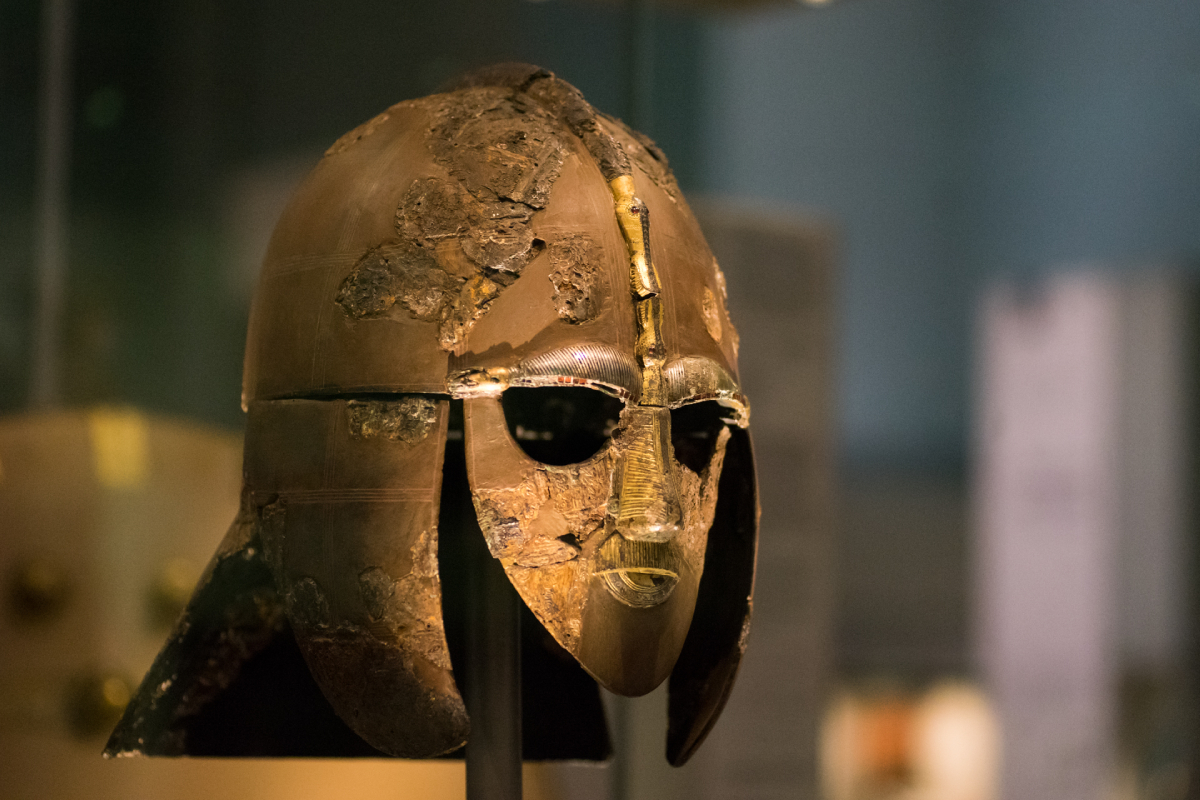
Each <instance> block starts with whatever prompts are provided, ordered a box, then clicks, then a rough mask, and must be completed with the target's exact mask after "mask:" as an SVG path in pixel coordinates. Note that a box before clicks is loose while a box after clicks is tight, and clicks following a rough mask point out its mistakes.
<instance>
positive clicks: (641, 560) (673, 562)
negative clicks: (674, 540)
mask: <svg viewBox="0 0 1200 800" xmlns="http://www.w3.org/2000/svg"><path fill="white" fill-rule="evenodd" d="M678 562H679V557H678V554H677V553H676V552H675V548H674V547H673V546H672V545H671V544H670V543H667V542H645V541H630V540H628V539H626V538H625V537H624V536H621V535H620V534H619V533H614V534H613V535H612V536H609V537H608V539H606V540H605V541H604V543H603V544H601V545H600V549H599V551H598V552H597V554H596V565H595V569H594V570H593V573H592V574H594V575H596V576H598V577H599V578H600V579H601V580H602V581H603V582H604V588H606V589H607V590H608V591H609V594H611V595H612V596H613V597H615V598H616V599H617V600H619V601H620V602H622V603H624V604H625V605H627V606H631V607H633V608H650V607H652V606H657V605H659V604H661V603H663V602H665V601H666V599H667V598H668V597H670V596H671V592H673V591H674V590H675V586H676V584H678V583H679V568H678Z"/></svg>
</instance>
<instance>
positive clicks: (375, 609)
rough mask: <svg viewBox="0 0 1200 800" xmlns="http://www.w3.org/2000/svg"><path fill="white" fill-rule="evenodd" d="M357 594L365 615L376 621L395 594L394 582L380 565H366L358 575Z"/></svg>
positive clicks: (384, 613) (386, 608)
mask: <svg viewBox="0 0 1200 800" xmlns="http://www.w3.org/2000/svg"><path fill="white" fill-rule="evenodd" d="M358 594H359V597H360V599H361V600H362V604H363V608H365V609H366V610H367V616H369V617H370V618H371V619H372V620H374V621H375V622H378V621H379V620H381V619H383V618H384V616H385V615H386V614H387V611H388V607H389V606H390V605H391V603H392V598H394V597H395V596H396V582H395V581H394V580H392V576H391V575H388V574H387V573H386V572H385V571H384V570H383V569H382V568H381V567H368V568H367V569H364V570H363V571H362V572H360V573H359V575H358Z"/></svg>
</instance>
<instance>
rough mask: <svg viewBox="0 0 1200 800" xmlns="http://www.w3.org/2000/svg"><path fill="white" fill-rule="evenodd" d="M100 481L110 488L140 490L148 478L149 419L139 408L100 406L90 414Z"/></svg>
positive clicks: (95, 466)
mask: <svg viewBox="0 0 1200 800" xmlns="http://www.w3.org/2000/svg"><path fill="white" fill-rule="evenodd" d="M88 423H89V426H88V427H89V430H90V431H91V435H92V436H91V438H92V461H93V466H94V468H95V471H96V480H97V481H98V482H99V483H100V485H101V486H103V487H105V488H106V489H136V488H138V487H139V486H141V485H142V484H143V483H144V482H145V480H146V473H147V471H148V470H147V466H148V465H147V462H148V461H149V458H150V455H149V441H148V434H147V431H146V420H145V419H144V418H143V417H142V415H140V414H138V413H137V412H136V411H127V410H122V409H111V408H100V409H96V410H95V411H92V412H91V413H89V414H88Z"/></svg>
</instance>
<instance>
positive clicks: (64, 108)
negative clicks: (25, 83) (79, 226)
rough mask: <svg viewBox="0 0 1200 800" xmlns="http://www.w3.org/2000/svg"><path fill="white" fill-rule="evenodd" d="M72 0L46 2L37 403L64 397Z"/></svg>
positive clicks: (33, 394) (32, 392)
mask: <svg viewBox="0 0 1200 800" xmlns="http://www.w3.org/2000/svg"><path fill="white" fill-rule="evenodd" d="M73 11H74V8H73V3H72V2H71V0H45V2H44V3H43V4H42V41H41V49H42V52H41V62H42V63H41V75H40V78H39V87H38V105H39V109H38V114H39V125H38V167H37V184H36V188H35V194H36V200H35V213H36V214H37V223H36V229H37V305H36V308H35V316H34V325H33V365H32V366H33V372H32V374H31V376H30V383H29V403H30V405H31V406H42V407H47V406H54V405H57V404H58V403H59V402H60V400H61V391H62V387H61V385H60V384H61V376H60V370H61V364H60V361H61V355H62V354H61V349H62V348H61V338H62V331H61V330H60V328H61V325H62V307H63V302H64V295H65V293H66V289H65V285H66V271H67V204H68V203H67V201H68V183H69V181H68V172H69V168H70V158H71V50H72V46H73V43H72V33H73V30H74V24H73V17H74V14H73Z"/></svg>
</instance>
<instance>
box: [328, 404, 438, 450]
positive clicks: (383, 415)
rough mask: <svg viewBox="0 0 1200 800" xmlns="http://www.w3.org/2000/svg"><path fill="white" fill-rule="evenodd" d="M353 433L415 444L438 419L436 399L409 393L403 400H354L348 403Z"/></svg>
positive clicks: (351, 431)
mask: <svg viewBox="0 0 1200 800" xmlns="http://www.w3.org/2000/svg"><path fill="white" fill-rule="evenodd" d="M346 416H347V418H348V422H349V427H350V435H351V436H352V437H354V438H355V439H374V438H385V439H389V440H391V441H393V442H403V443H404V444H416V443H417V442H420V441H421V440H423V439H424V438H425V437H426V436H428V435H429V432H430V431H431V430H433V427H434V426H435V425H436V424H437V421H438V406H437V401H435V400H431V399H430V398H428V397H421V396H410V397H404V398H401V399H400V400H351V401H349V402H348V403H346Z"/></svg>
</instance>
